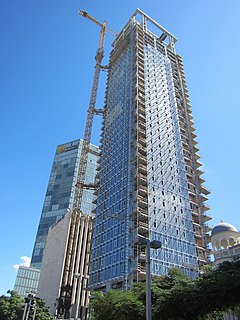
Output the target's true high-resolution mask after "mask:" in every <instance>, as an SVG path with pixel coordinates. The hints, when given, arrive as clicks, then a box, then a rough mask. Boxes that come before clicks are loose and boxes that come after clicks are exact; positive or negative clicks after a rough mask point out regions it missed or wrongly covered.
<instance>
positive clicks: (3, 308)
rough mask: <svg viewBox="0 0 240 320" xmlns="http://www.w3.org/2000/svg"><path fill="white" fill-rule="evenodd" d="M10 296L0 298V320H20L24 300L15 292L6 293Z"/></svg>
mask: <svg viewBox="0 0 240 320" xmlns="http://www.w3.org/2000/svg"><path fill="white" fill-rule="evenodd" d="M8 293H9V294H10V296H4V295H3V296H1V297H0V320H19V319H22V313H23V305H24V300H23V299H22V298H20V297H19V296H18V294H17V293H16V292H15V291H8Z"/></svg>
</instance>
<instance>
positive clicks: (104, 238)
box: [90, 9, 211, 290]
mask: <svg viewBox="0 0 240 320" xmlns="http://www.w3.org/2000/svg"><path fill="white" fill-rule="evenodd" d="M176 40H177V39H176V38H175V37H174V36H173V35H172V34H171V33H170V32H168V31H167V30H166V29H164V28H163V27H162V26H161V25H159V24H158V23H157V22H155V21H154V20H153V19H151V18H150V17H149V16H147V15H146V14H145V13H143V12H142V11H141V10H139V9H137V10H136V12H135V13H134V14H133V15H132V17H131V18H130V20H129V21H128V23H127V24H126V25H125V27H124V28H123V29H122V31H121V32H120V33H119V34H118V36H117V38H116V40H115V41H114V43H113V50H112V52H111V54H110V61H109V74H108V80H107V88H106V97H105V116H104V121H103V127H102V133H101V136H102V138H101V144H102V146H101V149H102V157H101V163H100V171H99V180H100V188H99V192H98V198H97V207H96V222H95V229H94V235H93V244H92V255H91V267H90V286H91V287H92V288H94V289H98V288H99V289H100V288H101V289H103V290H104V288H105V289H108V288H111V287H112V288H117V287H124V288H126V289H127V288H129V287H130V286H131V283H132V282H133V281H137V280H141V279H144V277H145V272H146V253H145V248H144V247H141V246H139V245H138V239H139V237H143V238H147V239H150V240H158V241H161V243H162V248H161V249H159V250H154V249H152V251H151V273H152V274H153V275H161V274H166V273H167V271H168V268H172V267H178V268H180V269H181V270H182V271H183V272H184V273H186V274H187V275H189V276H191V277H196V276H197V274H198V272H199V270H200V269H201V266H202V264H205V263H207V262H208V247H207V244H208V235H207V232H208V231H209V228H208V226H207V224H206V222H207V221H208V220H210V219H211V218H210V217H209V216H208V215H207V214H206V211H207V210H208V209H209V208H208V206H207V205H206V204H205V201H206V200H207V197H206V195H207V194H208V193H209V192H208V191H207V189H206V188H205V187H204V186H203V185H202V184H203V183H204V179H203V178H202V177H201V175H202V171H201V169H200V167H201V163H200V162H199V155H198V154H197V151H198V147H197V142H196V141H195V138H196V134H195V133H194V131H195V130H194V127H193V117H192V112H191V105H190V101H189V96H188V91H187V86H186V80H185V76H184V71H183V63H182V58H181V56H179V55H178V54H177V53H176V51H175V42H176Z"/></svg>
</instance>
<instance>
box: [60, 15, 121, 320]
mask: <svg viewBox="0 0 240 320" xmlns="http://www.w3.org/2000/svg"><path fill="white" fill-rule="evenodd" d="M78 13H79V14H80V15H81V16H83V17H85V18H88V19H89V20H91V21H93V22H94V23H96V24H97V25H98V26H100V27H101V30H100V41H99V46H98V49H97V54H96V57H95V60H96V63H95V69H94V77H93V84H92V89H91V95H90V102H89V107H88V111H87V121H86V127H85V132H84V138H83V143H82V149H81V156H80V161H79V167H78V174H77V179H76V185H75V192H74V197H73V208H72V220H73V223H71V228H70V231H69V239H68V243H67V250H66V255H65V261H64V269H63V276H62V282H61V292H60V295H59V298H58V307H57V310H58V311H57V312H58V313H59V314H60V315H61V316H62V315H63V314H64V317H65V316H68V315H69V310H70V306H71V301H72V289H73V272H74V271H73V269H74V261H75V257H74V253H75V251H76V246H77V237H76V236H75V234H76V232H75V230H76V229H77V228H78V225H79V223H80V222H79V221H80V217H84V214H83V213H82V212H81V206H82V196H83V189H89V190H91V189H92V190H94V189H96V185H95V184H93V183H92V184H85V176H86V169H87V159H88V153H89V145H90V140H91V134H92V125H93V118H94V114H96V115H103V114H104V109H96V99H97V92H98V85H99V77H100V71H101V70H107V69H108V66H102V65H101V63H102V59H103V54H104V50H103V48H104V39H105V33H106V31H109V32H111V33H112V34H114V35H117V34H116V33H115V32H113V31H112V30H110V29H108V28H107V27H106V23H107V22H106V21H104V22H103V23H101V22H99V21H97V20H96V19H94V18H93V17H91V16H90V15H89V14H88V13H87V12H86V11H82V10H79V11H78Z"/></svg>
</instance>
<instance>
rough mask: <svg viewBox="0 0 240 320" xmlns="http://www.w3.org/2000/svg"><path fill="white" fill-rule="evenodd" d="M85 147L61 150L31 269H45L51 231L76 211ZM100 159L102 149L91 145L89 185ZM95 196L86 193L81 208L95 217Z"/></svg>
mask: <svg viewBox="0 0 240 320" xmlns="http://www.w3.org/2000/svg"><path fill="white" fill-rule="evenodd" d="M81 147H82V141H81V140H75V141H71V142H68V143H64V144H61V145H59V146H58V147H57V150H56V154H55V157H54V161H53V166H52V170H51V174H50V179H49V183H48V187H47V192H46V196H45V200H44V204H43V209H42V214H41V218H40V222H39V227H38V231H37V235H36V240H35V244H34V249H33V254H32V260H31V267H34V268H38V269H41V264H42V258H43V251H44V247H45V243H46V238H47V234H48V230H49V228H50V227H51V226H52V225H54V224H55V223H56V222H57V221H59V220H60V219H62V218H63V216H64V215H65V214H66V212H67V210H71V208H72V204H73V203H72V202H73V196H74V186H75V182H76V177H77V172H78V167H79V161H80V154H81ZM98 156H99V150H98V147H96V146H94V145H90V151H89V154H88V160H87V172H86V178H85V183H94V180H95V176H96V167H97V160H98ZM93 193H94V192H93V190H84V191H83V201H82V207H81V210H82V212H83V213H86V214H89V215H91V213H92V211H93V210H94V208H95V204H93V201H94V200H95V196H94V194H93Z"/></svg>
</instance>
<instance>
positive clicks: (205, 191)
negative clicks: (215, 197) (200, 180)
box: [201, 186, 210, 195]
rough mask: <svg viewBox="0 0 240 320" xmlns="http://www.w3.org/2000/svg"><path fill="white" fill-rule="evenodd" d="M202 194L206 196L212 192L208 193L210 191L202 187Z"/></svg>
mask: <svg viewBox="0 0 240 320" xmlns="http://www.w3.org/2000/svg"><path fill="white" fill-rule="evenodd" d="M201 192H202V193H203V194H205V195H208V194H210V191H208V189H207V188H205V187H204V186H201Z"/></svg>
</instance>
